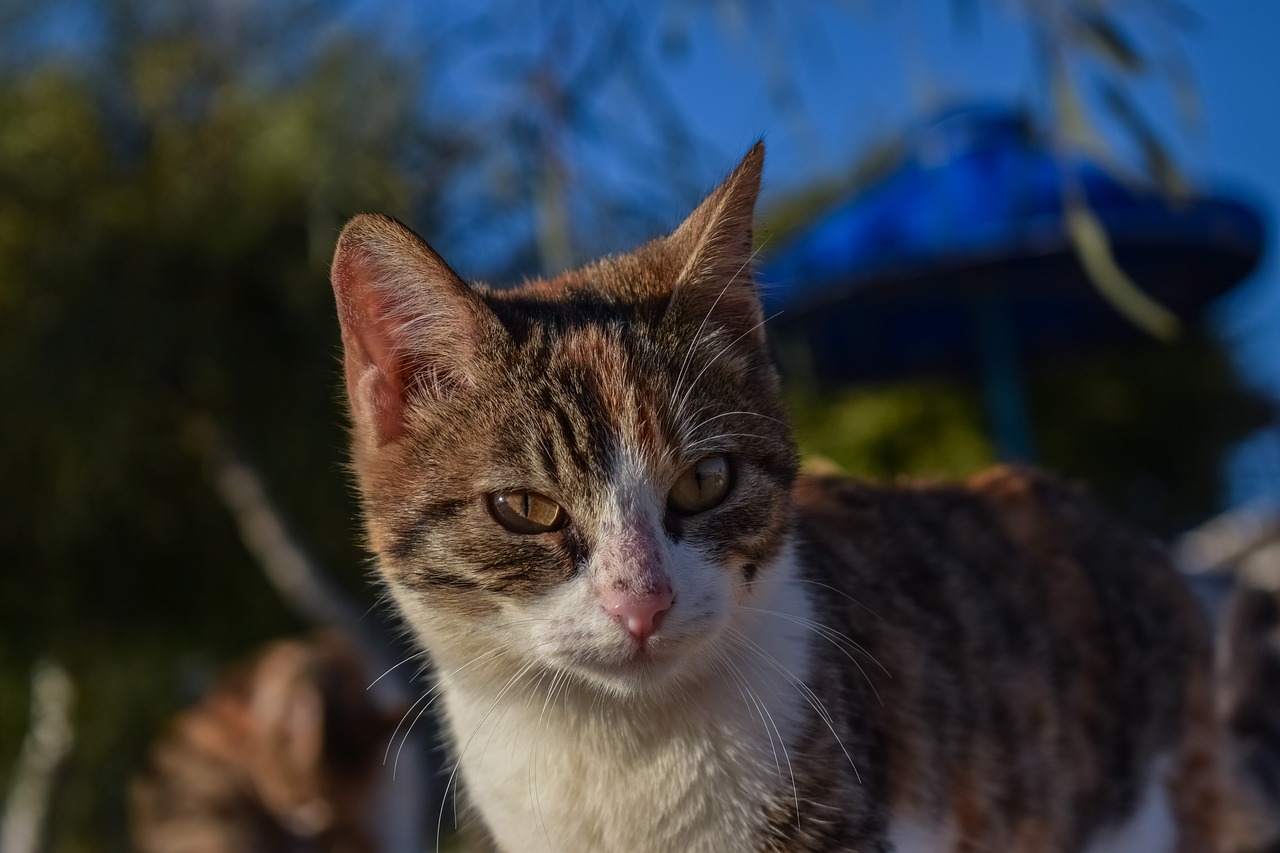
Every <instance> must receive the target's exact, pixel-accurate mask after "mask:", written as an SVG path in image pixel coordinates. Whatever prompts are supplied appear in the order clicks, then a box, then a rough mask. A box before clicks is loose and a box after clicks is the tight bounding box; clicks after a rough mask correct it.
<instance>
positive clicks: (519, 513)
mask: <svg viewBox="0 0 1280 853" xmlns="http://www.w3.org/2000/svg"><path fill="white" fill-rule="evenodd" d="M489 511H490V512H491V513H493V517H494V519H495V520H497V522H498V523H499V524H501V525H502V526H503V527H505V528H507V529H508V530H510V531H511V532H512V533H525V534H532V533H549V532H551V531H553V530H559V529H560V528H561V527H563V526H564V525H565V523H566V522H567V521H568V516H567V515H566V514H565V511H564V508H563V507H561V506H560V504H558V503H556V502H555V501H553V500H551V498H549V497H547V496H546V495H541V494H538V493H537V492H498V493H496V494H492V495H490V496H489Z"/></svg>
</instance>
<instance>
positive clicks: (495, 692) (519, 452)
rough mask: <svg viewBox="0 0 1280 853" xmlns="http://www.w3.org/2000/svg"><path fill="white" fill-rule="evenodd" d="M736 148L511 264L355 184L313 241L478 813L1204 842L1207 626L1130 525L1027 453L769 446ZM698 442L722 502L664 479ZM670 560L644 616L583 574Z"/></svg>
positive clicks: (773, 832) (400, 584) (582, 823)
mask: <svg viewBox="0 0 1280 853" xmlns="http://www.w3.org/2000/svg"><path fill="white" fill-rule="evenodd" d="M762 157H763V151H762V148H761V147H760V146H757V147H756V148H755V149H753V150H752V152H751V153H750V154H749V155H748V156H747V158H746V159H745V160H744V161H743V163H742V164H741V165H740V166H739V167H738V168H737V169H736V170H735V171H734V172H733V173H732V174H731V175H730V176H729V178H728V179H727V180H726V181H725V182H724V183H723V184H722V185H721V186H720V187H719V188H717V189H716V190H715V191H714V192H713V193H712V194H711V195H710V196H709V197H708V198H707V200H706V201H704V202H703V204H702V205H700V206H699V207H698V209H697V210H695V211H694V213H693V214H692V215H691V216H690V217H689V218H688V219H687V220H686V221H685V222H684V223H683V224H682V225H680V226H679V228H677V229H676V230H675V231H674V232H673V233H672V234H671V235H670V236H668V237H664V238H662V239H659V240H655V241H654V242H652V243H649V244H647V245H645V246H642V247H641V248H639V249H637V250H636V251H634V252H632V253H629V254H625V255H620V256H617V257H613V258H607V259H604V260H602V261H599V262H597V263H595V264H592V265H589V266H587V267H584V268H582V269H579V270H575V271H572V272H569V273H566V274H564V275H561V276H559V277H557V278H554V279H549V280H540V281H534V282H531V283H527V284H526V285H525V286H523V287H521V288H516V289H510V290H494V289H490V288H487V287H484V286H480V285H467V284H465V283H463V282H462V281H461V280H460V279H459V278H458V277H457V276H456V275H455V274H454V273H453V271H452V270H450V269H449V267H448V266H447V264H445V262H444V261H443V260H441V259H440V258H439V256H438V255H436V254H435V252H434V251H432V250H431V249H430V248H429V247H428V246H427V245H426V244H425V243H423V242H422V241H421V240H419V239H418V238H417V237H416V236H415V235H413V234H412V232H409V231H408V230H407V229H405V228H404V227H403V226H401V225H399V224H398V223H396V222H394V221H392V220H389V219H386V218H383V217H377V216H362V217H357V218H356V219H355V220H353V221H352V222H351V223H349V224H348V226H347V228H346V229H345V230H344V232H343V235H342V237H341V239H340V240H339V245H338V249H337V252H336V254H335V259H334V268H333V281H334V289H335V293H336V295H337V299H338V307H339V317H340V320H341V322H342V332H343V341H344V344H345V350H346V376H347V389H348V394H349V398H350V404H351V412H352V423H353V439H352V441H353V455H352V458H353V467H354V470H355V474H356V478H357V481H358V484H359V486H360V491H361V495H362V499H363V505H364V514H365V522H366V528H367V531H368V543H369V547H370V549H371V550H372V551H373V552H374V553H375V554H376V556H377V560H378V567H379V570H380V573H381V575H382V577H383V579H384V580H385V582H386V584H387V587H388V589H389V590H390V592H391V595H392V596H393V597H394V599H395V602H396V604H397V605H398V607H399V610H400V612H401V614H402V615H403V617H404V618H405V620H406V622H407V624H408V625H409V626H410V627H411V628H412V629H413V631H414V632H415V633H416V634H417V636H418V638H419V639H420V641H421V643H422V645H423V646H424V648H425V649H427V650H428V652H429V653H430V656H431V659H432V662H433V664H434V668H435V680H436V683H435V686H434V688H433V690H432V692H431V693H430V694H429V695H428V696H424V700H423V702H422V703H421V704H420V706H419V708H418V709H417V710H415V711H414V712H412V713H414V714H417V713H421V712H422V710H423V709H425V708H426V707H427V706H428V705H430V704H432V703H435V704H436V705H437V706H438V707H440V708H441V709H442V710H443V713H444V717H445V720H446V722H447V729H448V733H449V742H450V747H451V755H452V757H453V760H454V762H455V764H453V765H452V767H453V768H454V770H453V775H451V777H450V784H451V785H455V786H457V787H458V789H459V790H460V791H461V795H462V796H463V798H464V801H465V803H466V804H467V805H468V807H469V809H470V811H469V813H470V814H473V815H474V816H476V818H477V820H476V821H475V824H474V826H475V829H476V831H477V833H478V837H480V838H481V839H485V840H487V841H488V842H491V843H493V844H495V845H496V846H497V847H498V848H500V849H502V850H507V851H526V850H537V849H542V850H548V851H557V853H561V852H562V851H567V852H568V853H573V851H583V853H586V851H614V850H617V851H627V852H628V853H646V851H746V850H779V851H820V850H821V851H826V850H858V851H870V853H875V851H888V850H890V849H892V845H893V844H894V843H898V844H900V846H901V848H902V849H903V850H911V851H915V850H923V849H936V850H946V851H993V850H998V851H1035V853H1041V851H1064V853H1065V851H1084V850H1093V851H1102V850H1111V849H1114V846H1111V847H1108V845H1109V844H1112V842H1113V841H1114V840H1115V839H1121V840H1123V841H1124V843H1130V841H1129V839H1133V838H1137V837H1139V836H1141V837H1143V838H1146V839H1148V840H1150V839H1157V840H1156V841H1152V842H1151V843H1153V844H1157V845H1158V846H1157V847H1154V848H1151V849H1153V850H1161V851H1163V850H1169V851H1173V850H1177V851H1179V853H1204V851H1212V850H1215V849H1218V848H1219V845H1218V840H1217V837H1216V836H1217V826H1216V819H1217V817H1216V816H1217V814H1218V811H1219V809H1218V805H1219V799H1218V798H1219V796H1220V794H1219V786H1218V768H1217V763H1216V755H1217V744H1218V737H1219V734H1218V729H1217V728H1216V720H1215V718H1214V710H1213V698H1212V696H1211V694H1210V686H1211V682H1210V674H1209V669H1208V665H1209V640H1208V636H1207V630H1206V628H1205V626H1204V624H1203V623H1202V620H1201V618H1200V614H1199V611H1198V609H1197V607H1196V605H1195V603H1194V602H1193V601H1192V599H1191V597H1190V596H1189V595H1188V594H1187V591H1186V590H1185V589H1184V588H1183V587H1182V585H1181V583H1180V581H1179V579H1178V578H1177V576H1176V575H1175V573H1174V572H1173V571H1172V570H1171V568H1170V566H1169V565H1168V562H1167V560H1166V559H1165V558H1164V556H1163V554H1162V553H1161V552H1160V550H1159V549H1158V548H1157V547H1155V546H1154V545H1153V544H1152V543H1151V542H1150V541H1149V540H1148V539H1147V538H1146V537H1144V536H1142V535H1140V534H1138V533H1135V532H1133V531H1131V530H1129V529H1127V528H1125V527H1123V526H1122V525H1120V524H1118V523H1116V522H1114V521H1113V520H1111V519H1109V518H1108V517H1107V516H1106V515H1105V514H1104V513H1102V512H1101V511H1099V510H1098V509H1097V507H1095V505H1094V504H1093V503H1092V502H1090V501H1089V500H1088V499H1087V498H1085V497H1084V496H1082V495H1081V494H1080V493H1078V492H1077V491H1076V490H1074V489H1072V488H1069V487H1066V486H1063V485H1061V484H1059V483H1057V482H1055V481H1054V480H1052V479H1051V478H1048V477H1046V476H1044V475H1041V474H1038V473H1035V472H1032V471H1024V470H1016V469H999V470H996V471H993V472H990V473H988V474H985V475H981V476H979V477H977V478H974V479H973V480H971V481H970V482H968V483H966V484H962V485H955V486H928V485H909V486H901V487H889V488H873V487H870V486H866V485H862V484H858V483H855V482H853V481H848V480H841V479H837V478H827V479H815V478H799V479H797V476H796V455H795V448H794V444H793V441H792V438H791V434H790V428H789V426H788V424H787V418H786V415H785V412H784V409H783V405H782V402H781V397H780V393H779V388H778V382H777V378H776V376H775V373H774V370H773V368H772V366H771V363H770V360H769V356H768V352H767V345H766V340H765V335H764V332H763V320H764V318H763V316H762V315H761V309H760V303H759V299H758V297H757V294H756V289H755V284H754V282H753V280H752V276H751V261H752V259H753V254H752V252H753V250H752V230H751V218H752V211H753V207H754V203H755V198H756V194H757V190H758V187H759V181H760V172H761V165H762ZM720 454H722V455H724V456H725V457H727V458H728V459H729V460H730V462H731V469H732V470H731V473H732V485H731V488H730V489H729V492H728V494H727V495H726V497H725V500H724V501H723V502H722V503H720V504H718V505H716V506H714V507H711V508H709V509H708V510H706V511H705V512H701V513H695V514H692V515H687V516H686V515H682V514H679V513H673V512H670V511H669V509H668V506H667V497H668V494H669V493H670V490H671V488H672V485H673V484H674V483H675V482H676V481H677V480H678V478H679V477H680V476H681V475H682V473H683V472H685V471H687V470H688V469H689V468H690V466H692V465H694V464H695V463H697V462H698V460H700V459H703V458H705V457H707V456H710V455H720ZM526 490H532V491H536V492H538V493H540V494H542V495H545V496H547V497H548V498H549V499H551V500H553V501H555V502H557V503H558V504H560V505H561V506H562V507H563V508H564V510H565V512H566V513H567V515H568V519H569V521H568V523H567V524H566V526H565V527H564V528H563V529H560V530H557V531H554V532H549V533H543V534H537V535H521V534H517V533H513V532H511V531H509V530H507V529H506V528H505V527H504V526H502V525H500V524H498V523H497V522H496V521H495V520H494V518H493V517H492V516H491V514H490V511H489V508H488V503H487V500H486V496H487V495H489V494H492V493H495V492H503V491H526ZM668 583H669V586H670V591H671V593H672V594H673V596H674V598H673V599H672V600H671V604H670V607H669V609H668V610H666V611H664V612H663V614H662V620H661V623H660V625H659V626H658V627H657V629H656V630H655V631H653V632H652V634H651V635H649V636H647V637H645V638H641V639H639V640H638V639H637V638H636V637H634V636H632V635H631V634H629V633H628V631H627V630H625V629H624V627H623V625H622V623H621V622H620V620H619V619H618V618H617V617H616V616H614V615H612V614H611V612H609V611H607V609H606V608H605V606H604V604H603V602H604V601H605V600H606V596H607V593H608V591H609V590H611V589H621V590H623V591H625V592H626V593H627V594H635V595H639V596H643V595H649V594H650V592H646V590H650V591H651V590H653V589H658V586H656V585H655V584H659V585H660V584H668ZM655 600H656V599H655ZM437 699H438V702H437ZM443 817H444V816H442V818H443ZM1135 833H1136V834H1135ZM1159 838H1164V839H1165V841H1164V842H1163V843H1161V842H1160V841H1159V840H1158V839H1159ZM1143 843H1146V842H1145V841H1144V842H1143ZM1135 849H1136V848H1135Z"/></svg>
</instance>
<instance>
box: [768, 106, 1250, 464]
mask: <svg viewBox="0 0 1280 853" xmlns="http://www.w3.org/2000/svg"><path fill="white" fill-rule="evenodd" d="M1071 191H1075V192H1077V193H1078V194H1079V195H1078V197H1079V198H1081V199H1082V200H1083V201H1084V202H1085V203H1086V205H1087V208H1088V209H1089V210H1090V211H1092V213H1093V215H1094V216H1095V217H1096V218H1097V220H1098V221H1099V223H1100V224H1101V226H1102V228H1103V229H1104V231H1105V233H1106V235H1107V237H1108V238H1109V242H1110V245H1111V250H1112V253H1113V255H1114V257H1115V259H1116V261H1117V262H1118V263H1119V265H1120V267H1121V268H1122V269H1123V270H1124V272H1125V273H1126V274H1127V275H1128V277H1129V278H1130V279H1131V280H1132V281H1134V282H1135V283H1136V284H1137V285H1138V286H1139V287H1140V288H1141V289H1142V290H1143V291H1144V292H1145V293H1146V294H1148V295H1149V296H1150V297H1152V298H1153V299H1155V300H1156V301H1157V302H1158V303H1160V304H1162V305H1163V306H1164V307H1165V308H1167V309H1168V310H1169V311H1171V312H1172V313H1173V314H1175V315H1176V316H1177V317H1179V318H1180V319H1183V320H1193V319H1195V318H1196V317H1198V316H1199V315H1200V314H1201V313H1202V312H1203V310H1204V308H1205V306H1206V305H1207V304H1208V303H1209V302H1210V301H1211V300H1212V299H1213V298H1214V297H1216V296H1218V295H1219V294H1221V293H1222V292H1223V291H1225V290H1227V289H1228V288H1230V287H1231V286H1232V285H1234V284H1235V283H1237V282H1238V281H1240V280H1241V279H1242V278H1244V277H1245V276H1246V275H1247V274H1248V273H1249V271H1250V270H1252V269H1253V267H1254V266H1255V265H1256V263H1257V261H1258V258H1259V257H1260V255H1261V252H1262V246H1263V224H1262V221H1261V217H1260V216H1259V214H1258V213H1257V212H1255V211H1254V210H1253V209H1252V208H1251V207H1249V206H1248V205H1246V204H1244V203H1242V202H1240V201H1235V200H1231V199H1228V198H1222V197H1210V196H1197V197H1189V198H1181V199H1171V198H1170V197H1169V196H1168V195H1166V194H1163V193H1161V192H1160V191H1159V190H1158V189H1157V188H1155V187H1153V186H1150V185H1147V184H1145V183H1141V182H1137V181H1126V180H1122V179H1120V178H1118V177H1116V176H1115V175H1114V174H1112V173H1111V172H1109V171H1108V170H1106V169H1104V168H1103V167H1102V166H1101V165H1099V164H1098V163H1096V162H1094V161H1092V160H1090V159H1088V158H1086V157H1084V156H1083V155H1081V154H1079V153H1073V152H1066V153H1063V152H1055V151H1053V150H1051V149H1050V148H1049V147H1048V146H1047V145H1045V144H1043V143H1041V142H1040V141H1038V140H1037V138H1036V135H1035V134H1034V133H1033V131H1032V128H1031V126H1030V124H1029V122H1027V120H1026V119H1025V118H1024V117H1023V116H1022V115H1021V114H1019V113H1017V112H1014V111H1012V110H1009V109H1007V108H1003V107H976V108H975V107H969V108H963V109H958V110H952V111H949V112H947V113H944V114H942V115H941V116H939V117H937V118H935V119H934V120H932V121H930V122H928V123H926V124H925V125H923V126H922V128H921V129H920V130H919V131H918V132H916V133H914V134H912V135H910V136H909V137H908V139H907V145H906V155H905V157H904V159H903V162H902V163H901V164H900V165H899V166H898V167H897V168H896V169H895V170H894V171H893V172H892V173H890V174H889V175H887V176H886V177H885V178H883V179H882V180H881V181H879V182H878V183H877V184H875V185H874V186H872V187H871V188H870V189H868V190H866V191H864V192H861V193H858V194H856V195H854V196H853V197H851V198H848V199H846V200H844V201H842V202H839V203H838V204H837V205H836V206H835V207H834V208H833V209H831V210H830V211H829V212H828V213H826V214H825V215H824V216H822V217H821V218H820V219H818V220H817V221H815V222H814V223H812V224H811V225H810V226H808V227H807V228H806V229H805V230H804V231H803V232H802V233H800V234H799V235H798V236H796V237H795V238H793V239H792V240H791V241H790V242H789V243H787V244H786V245H784V246H782V247H781V248H780V249H779V250H777V251H776V252H773V253H771V254H770V255H769V256H768V257H766V258H765V259H764V261H763V262H762V264H761V270H760V279H761V282H762V284H763V294H764V301H765V306H766V309H767V311H768V313H769V314H770V315H773V314H777V317H776V319H775V321H774V325H775V326H776V327H778V330H779V331H780V332H781V333H783V334H784V335H789V336H792V337H793V338H794V337H799V338H802V339H803V340H804V341H805V342H806V344H807V346H808V348H809V350H810V353H811V355H812V363H813V365H814V367H815V371H816V373H817V375H818V376H819V377H820V378H825V379H831V380H842V381H858V380H873V379H884V378H893V377H902V376H910V375H918V374H922V373H946V372H972V371H975V370H976V371H980V372H981V373H982V375H983V377H984V379H985V381H986V385H987V392H988V401H989V405H990V407H991V409H992V417H993V420H994V421H995V427H996V436H997V442H998V444H999V445H1000V446H1001V451H1002V455H1004V456H1005V457H1007V458H1009V457H1011V458H1026V457H1028V456H1029V455H1030V453H1031V450H1030V432H1029V429H1028V428H1027V426H1026V416H1025V407H1024V406H1023V404H1022V401H1021V383H1020V381H1019V380H1018V365H1019V363H1020V361H1021V360H1022V359H1024V358H1028V357H1038V356H1041V355H1045V354H1048V353H1052V352H1060V351H1069V350H1079V349H1082V348H1085V347H1087V346H1089V345H1091V344H1095V343H1100V342H1105V341H1113V340H1123V339H1126V338H1138V337H1140V335H1141V333H1140V332H1138V331H1136V329H1135V328H1134V327H1133V325H1132V324H1131V323H1130V322H1129V321H1127V320H1126V319H1125V318H1124V317H1122V316H1121V315H1120V314H1119V313H1118V312H1117V311H1116V310H1115V309H1114V308H1113V307H1112V306H1111V304H1109V303H1108V302H1107V300H1106V299H1104V298H1103V297H1102V296H1101V294H1100V293H1099V291H1098V289H1097V288H1096V287H1095V286H1094V285H1093V283H1092V281H1091V279H1090V278H1089V276H1088V275H1086V273H1085V272H1084V270H1083V269H1082V268H1081V266H1080V262H1079V260H1078V259H1077V255H1076V252H1075V250H1074V248H1073V245H1072V243H1071V241H1070V239H1069V238H1068V236H1067V233H1068V232H1067V221H1066V214H1065V207H1064V201H1063V200H1064V198H1065V197H1066V195H1067V193H1068V192H1071ZM779 312H780V313H779Z"/></svg>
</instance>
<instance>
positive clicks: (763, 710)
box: [719, 656, 800, 829]
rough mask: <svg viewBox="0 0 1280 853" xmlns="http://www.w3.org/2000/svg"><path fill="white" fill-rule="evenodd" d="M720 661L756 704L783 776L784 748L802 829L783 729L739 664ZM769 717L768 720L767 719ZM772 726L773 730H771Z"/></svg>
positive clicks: (739, 688)
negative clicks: (780, 759)
mask: <svg viewBox="0 0 1280 853" xmlns="http://www.w3.org/2000/svg"><path fill="white" fill-rule="evenodd" d="M719 662H721V663H723V664H724V665H725V666H727V667H729V670H728V674H729V677H730V678H732V679H733V681H734V683H735V684H736V685H737V686H738V692H739V693H740V694H741V695H742V697H743V701H746V700H747V697H748V696H749V697H750V701H751V704H752V705H754V706H755V709H756V715H757V716H759V717H760V722H761V723H762V724H763V725H764V733H765V736H766V737H767V738H768V739H769V748H770V749H771V750H773V764H774V767H775V768H777V771H778V776H779V777H781V776H782V766H781V765H780V764H779V763H778V748H779V747H781V748H782V757H783V759H784V760H785V761H786V762H787V773H788V775H789V776H790V777H791V796H792V797H793V799H794V800H795V804H796V829H800V789H799V787H798V786H797V785H796V773H795V769H794V768H793V767H792V766H791V755H790V753H788V752H787V743H786V740H785V739H784V738H783V737H782V731H781V730H780V729H779V728H778V724H777V722H776V721H775V720H774V719H773V714H771V713H770V712H769V708H768V706H767V705H765V704H764V702H762V701H761V700H760V698H759V697H758V696H756V693H755V691H754V690H752V689H751V687H750V685H749V684H747V683H746V677H745V676H743V674H742V671H741V670H740V669H738V667H737V665H736V664H734V663H733V661H731V660H729V659H728V658H724V657H722V656H721V657H719ZM766 718H767V720H766ZM771 726H772V728H773V731H772V732H770V730H769V729H770V727H771ZM775 734H776V735H777V736H778V738H777V746H775V745H774V735H775Z"/></svg>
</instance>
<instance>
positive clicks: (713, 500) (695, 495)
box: [667, 454, 731, 515]
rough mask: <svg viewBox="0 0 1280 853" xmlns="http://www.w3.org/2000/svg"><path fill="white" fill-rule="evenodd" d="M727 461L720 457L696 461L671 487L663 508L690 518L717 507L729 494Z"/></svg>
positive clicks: (729, 475)
mask: <svg viewBox="0 0 1280 853" xmlns="http://www.w3.org/2000/svg"><path fill="white" fill-rule="evenodd" d="M730 477H731V472H730V468H729V458H728V457H727V456H723V455H720V454H716V455H715V456H707V457H705V458H703V459H699V460H698V461H697V462H695V463H694V464H693V465H691V466H689V468H688V469H686V470H685V472H684V473H683V474H681V475H680V477H679V478H678V479H677V480H676V482H675V485H674V486H672V487H671V493H670V494H669V495H667V507H668V508H669V509H670V510H671V511H672V512H676V513H679V514H680V515H694V514H696V513H699V512H706V511H707V510H709V509H711V508H712V507H716V506H719V505H720V503H721V502H722V501H723V500H724V498H725V495H727V494H729V486H730V485H731V484H730V482H729V481H730Z"/></svg>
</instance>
